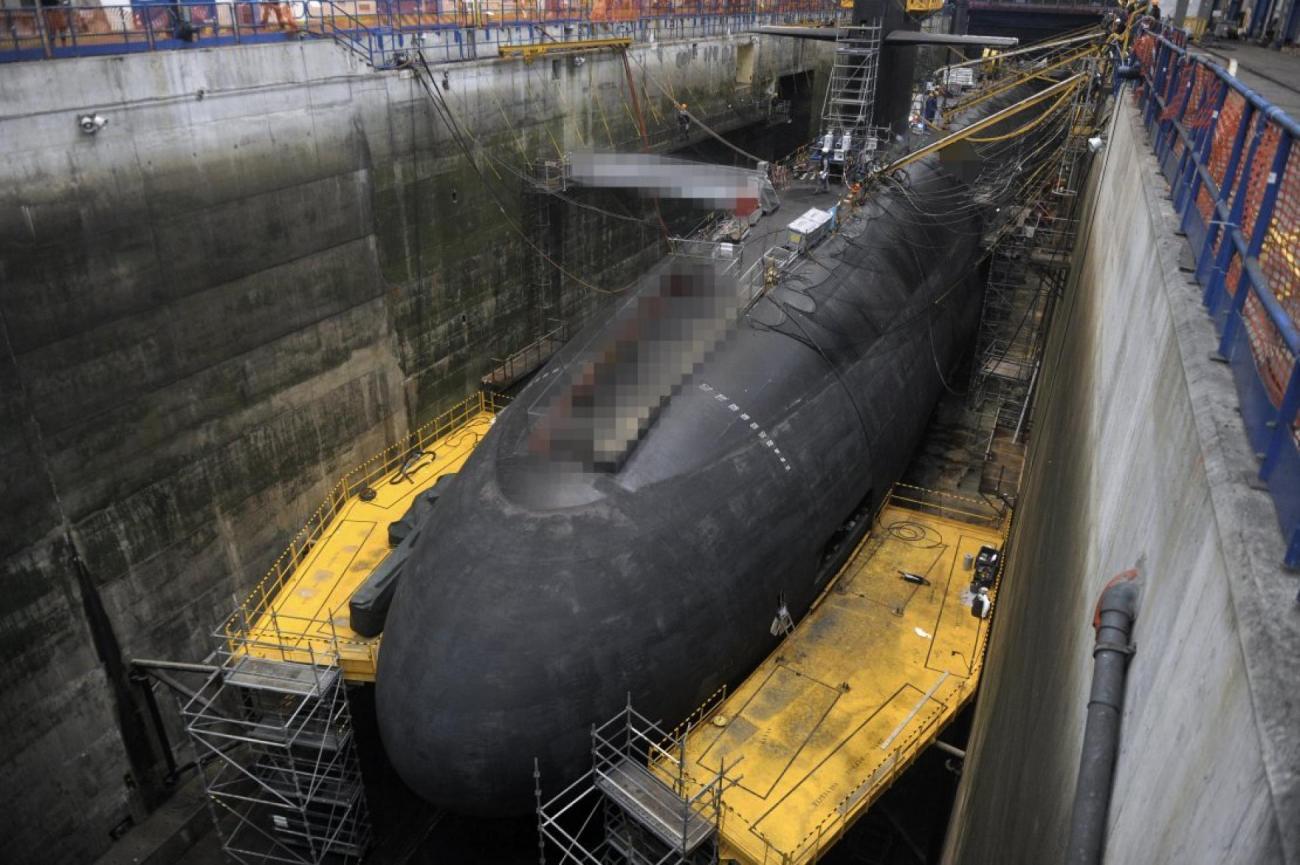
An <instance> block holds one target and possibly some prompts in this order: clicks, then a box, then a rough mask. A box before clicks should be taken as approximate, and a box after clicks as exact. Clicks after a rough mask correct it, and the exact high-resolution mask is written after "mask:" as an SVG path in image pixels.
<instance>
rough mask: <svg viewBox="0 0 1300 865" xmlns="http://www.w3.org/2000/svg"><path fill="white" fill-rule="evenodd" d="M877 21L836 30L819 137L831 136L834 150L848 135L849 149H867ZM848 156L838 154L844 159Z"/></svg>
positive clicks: (876, 57) (877, 57) (875, 68)
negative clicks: (833, 139) (832, 59)
mask: <svg viewBox="0 0 1300 865" xmlns="http://www.w3.org/2000/svg"><path fill="white" fill-rule="evenodd" d="M881 30H882V25H881V21H880V19H878V18H877V19H875V20H873V21H869V22H863V23H860V24H853V25H850V26H846V27H842V28H840V31H839V35H838V36H837V38H836V40H835V62H834V65H833V66H832V67H831V80H830V84H829V85H828V86H827V88H826V100H825V102H824V103H823V105H822V126H821V131H822V135H823V136H825V135H828V134H829V135H833V136H835V148H836V149H840V148H841V142H842V140H843V137H844V136H845V135H846V134H847V135H849V136H850V146H849V149H850V150H855V151H856V150H858V149H860V148H861V147H863V146H869V145H868V143H867V139H868V138H872V140H873V142H874V136H873V135H872V127H871V119H872V112H873V110H874V107H875V100H876V81H877V78H878V77H879V71H880V40H881ZM848 156H849V153H844V154H842V155H841V157H840V158H841V159H847V158H848Z"/></svg>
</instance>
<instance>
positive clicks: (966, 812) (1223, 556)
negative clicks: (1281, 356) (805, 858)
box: [945, 99, 1300, 865]
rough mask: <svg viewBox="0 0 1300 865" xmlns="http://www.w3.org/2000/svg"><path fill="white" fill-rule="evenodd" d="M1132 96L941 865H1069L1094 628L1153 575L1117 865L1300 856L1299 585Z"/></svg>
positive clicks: (1118, 134)
mask: <svg viewBox="0 0 1300 865" xmlns="http://www.w3.org/2000/svg"><path fill="white" fill-rule="evenodd" d="M1167 189H1168V187H1167V186H1166V185H1165V184H1164V181H1163V179H1161V178H1159V177H1158V176H1157V174H1156V173H1155V163H1154V159H1153V158H1152V157H1151V156H1150V151H1149V146H1148V145H1147V144H1146V143H1145V141H1144V133H1143V132H1142V130H1141V127H1140V126H1139V125H1138V123H1137V120H1136V114H1135V112H1134V110H1133V109H1132V108H1131V106H1130V105H1129V102H1128V100H1127V99H1125V100H1123V103H1122V104H1121V105H1120V106H1119V107H1118V109H1117V116H1116V119H1115V122H1114V123H1113V126H1112V129H1111V132H1110V140H1109V143H1108V145H1107V151H1106V153H1105V154H1104V156H1103V157H1102V158H1099V159H1098V160H1096V161H1095V163H1094V171H1093V177H1092V184H1091V187H1090V190H1089V193H1088V194H1089V196H1090V197H1091V205H1090V207H1089V210H1088V213H1087V216H1086V217H1085V220H1084V224H1083V225H1082V227H1081V229H1080V241H1079V246H1078V249H1077V250H1076V251H1075V254H1074V273H1073V279H1072V281H1071V283H1070V285H1069V288H1068V290H1067V293H1066V296H1065V298H1064V300H1063V302H1062V305H1061V307H1060V310H1059V311H1058V313H1057V315H1056V320H1055V322H1054V323H1053V331H1052V334H1051V337H1050V344H1049V346H1048V349H1047V354H1046V358H1045V362H1044V374H1043V387H1042V391H1041V393H1040V395H1039V397H1038V401H1037V404H1036V406H1035V408H1034V412H1033V440H1032V443H1031V446H1030V451H1029V459H1028V463H1027V466H1026V473H1027V474H1026V483H1025V485H1024V487H1023V489H1024V495H1023V497H1022V500H1021V506H1020V508H1019V510H1018V513H1017V516H1016V522H1015V526H1014V529H1013V536H1012V540H1011V544H1012V546H1011V549H1010V556H1009V560H1008V566H1007V571H1006V574H1005V577H1004V581H1003V586H1002V590H1001V593H1000V595H999V597H998V602H997V608H996V611H995V625H994V629H993V636H992V639H991V642H990V645H989V656H988V663H987V664H986V666H985V671H986V672H985V678H984V682H983V683H982V685H981V691H980V695H979V700H978V705H977V708H976V711H975V716H974V724H973V733H972V740H971V744H970V748H969V751H968V757H967V760H966V767H965V773H964V775H963V778H962V784H961V788H960V791H959V793H958V799H957V805H956V808H955V811H954V815H953V818H952V822H951V824H950V830H949V837H948V840H947V848H946V851H945V861H946V862H951V863H970V865H975V863H988V862H999V863H1025V865H1051V863H1056V862H1061V861H1062V860H1063V857H1064V853H1065V846H1066V841H1067V838H1068V835H1069V818H1070V811H1071V807H1072V803H1073V797H1074V786H1075V781H1076V776H1077V771H1078V761H1079V751H1080V746H1081V743H1082V737H1083V727H1084V719H1085V713H1086V710H1087V702H1088V692H1089V687H1090V683H1091V676H1092V646H1093V639H1094V636H1093V631H1092V619H1093V610H1094V606H1095V604H1096V602H1097V598H1098V596H1099V594H1100V592H1101V590H1102V587H1103V586H1104V585H1105V583H1106V582H1107V581H1108V580H1109V579H1111V577H1113V576H1114V575H1116V574H1117V573H1119V572H1120V571H1123V570H1125V569H1127V568H1136V569H1137V570H1138V572H1139V574H1140V579H1141V599H1140V610H1139V613H1138V619H1137V624H1136V629H1135V632H1134V639H1135V642H1136V654H1135V655H1134V656H1133V659H1132V663H1131V667H1130V672H1129V680H1128V691H1127V695H1126V699H1125V704H1124V713H1123V721H1122V731H1121V742H1120V750H1119V758H1118V764H1117V767H1116V772H1115V781H1114V798H1113V800H1112V804H1111V808H1110V814H1109V824H1108V836H1107V839H1106V848H1105V850H1106V852H1105V861H1107V862H1114V863H1129V862H1134V863H1136V862H1141V863H1145V865H1154V863H1184V865H1185V863H1228V862H1241V863H1246V862H1250V863H1272V862H1283V861H1285V862H1294V861H1297V860H1296V857H1297V855H1300V835H1298V833H1300V827H1297V824H1296V821H1295V815H1296V814H1297V813H1300V799H1298V798H1297V793H1298V791H1300V785H1298V784H1297V774H1296V773H1297V766H1300V759H1297V758H1298V757H1300V754H1297V749H1298V748H1300V745H1298V744H1297V742H1296V741H1295V740H1296V736H1295V719H1296V718H1297V717H1298V716H1297V713H1296V703H1295V700H1296V694H1297V687H1296V685H1297V681H1296V680H1297V671H1296V665H1295V659H1296V658H1297V657H1298V656H1297V648H1298V646H1297V639H1296V636H1297V634H1300V610H1298V609H1297V605H1296V603H1295V600H1294V598H1295V593H1296V583H1295V579H1294V576H1293V575H1288V574H1285V573H1284V572H1283V571H1282V569H1281V567H1280V562H1281V560H1282V555H1283V544H1282V539H1281V534H1280V532H1279V531H1278V524H1277V519H1276V516H1275V514H1274V512H1273V508H1272V504H1271V501H1270V500H1269V498H1268V496H1267V495H1266V494H1264V493H1261V492H1259V491H1257V490H1254V489H1252V488H1251V486H1250V484H1249V478H1250V477H1251V475H1252V474H1253V473H1254V472H1255V471H1256V470H1257V468H1258V466H1257V464H1256V463H1255V461H1254V457H1253V456H1252V454H1251V453H1250V449H1249V447H1248V445H1247V441H1246V438H1245V433H1244V431H1243V429H1242V426H1241V422H1240V418H1239V416H1238V415H1237V414H1236V411H1235V408H1236V395H1235V390H1234V388H1233V384H1232V381H1231V378H1230V372H1229V369H1228V368H1227V367H1226V366H1225V365H1222V364H1219V363H1215V362H1214V361H1212V360H1211V359H1210V354H1211V352H1212V351H1213V349H1214V347H1215V340H1214V338H1213V333H1212V329H1211V325H1210V323H1209V321H1208V319H1207V317H1206V316H1205V313H1204V310H1203V307H1202V306H1201V303H1200V289H1199V287H1197V286H1196V285H1195V284H1193V283H1191V282H1190V280H1189V278H1188V277H1187V275H1186V274H1184V273H1181V272H1180V271H1179V268H1178V262H1179V254H1180V252H1181V250H1182V249H1183V248H1184V246H1185V244H1184V242H1183V241H1182V239H1181V238H1178V237H1176V236H1175V235H1174V234H1173V231H1172V218H1173V216H1172V209H1171V207H1170V205H1169V202H1168V200H1167V199H1166V198H1165V196H1166V195H1167Z"/></svg>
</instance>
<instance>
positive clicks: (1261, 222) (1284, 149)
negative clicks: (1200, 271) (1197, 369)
mask: <svg viewBox="0 0 1300 865" xmlns="http://www.w3.org/2000/svg"><path fill="white" fill-rule="evenodd" d="M1258 126H1259V128H1258V130H1257V139H1256V143H1258V140H1259V139H1262V138H1263V137H1264V130H1266V129H1267V128H1268V122H1267V115H1265V122H1264V123H1261V124H1259V125H1258ZM1290 152H1291V139H1290V138H1289V137H1287V136H1286V135H1281V136H1280V137H1279V140H1278V143H1277V152H1276V153H1274V154H1273V164H1272V166H1271V167H1270V169H1269V175H1268V177H1267V179H1266V184H1265V187H1264V199H1263V201H1261V202H1260V204H1259V212H1258V213H1257V214H1255V225H1254V228H1253V229H1252V230H1251V232H1250V242H1249V245H1248V246H1247V247H1246V252H1245V254H1244V255H1243V256H1242V257H1241V270H1240V273H1239V275H1238V276H1237V290H1236V294H1234V295H1233V298H1232V311H1231V312H1230V313H1228V320H1227V321H1225V322H1224V323H1223V339H1221V340H1220V341H1219V354H1221V355H1223V356H1224V357H1226V358H1231V357H1232V355H1231V354H1230V351H1231V349H1232V343H1233V340H1234V339H1235V338H1236V332H1237V322H1238V320H1239V319H1240V318H1241V315H1242V311H1243V310H1244V309H1245V307H1246V295H1247V294H1249V293H1250V291H1251V290H1252V285H1251V280H1250V279H1249V277H1248V276H1247V273H1246V262H1247V261H1248V260H1250V259H1252V258H1255V257H1257V256H1258V255H1259V251H1260V249H1261V248H1263V246H1264V237H1265V236H1266V235H1267V234H1268V226H1269V223H1270V222H1271V221H1272V219H1273V205H1275V204H1277V193H1278V189H1279V188H1280V187H1281V185H1282V172H1283V171H1285V170H1286V160H1287V156H1288V155H1289V154H1290ZM1248 169H1249V163H1247V165H1246V166H1245V167H1244V168H1243V169H1242V172H1241V175H1242V183H1241V187H1242V197H1243V198H1244V197H1245V195H1244V191H1245V188H1246V187H1248V186H1249V185H1250V171H1249V170H1248ZM1238 218H1240V217H1238ZM1225 239H1226V240H1231V239H1232V238H1231V237H1228V238H1225ZM1227 245H1228V244H1226V243H1225V244H1224V246H1227ZM1265 288H1267V286H1265Z"/></svg>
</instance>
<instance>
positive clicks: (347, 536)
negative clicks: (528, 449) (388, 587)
mask: <svg viewBox="0 0 1300 865" xmlns="http://www.w3.org/2000/svg"><path fill="white" fill-rule="evenodd" d="M492 417H493V415H492V413H491V412H489V411H480V412H478V413H477V414H474V415H473V416H471V417H470V418H469V419H468V421H467V422H466V423H465V424H464V425H463V426H460V427H458V428H457V429H455V430H453V431H452V432H451V433H449V434H447V435H446V436H443V437H442V438H439V439H435V440H434V441H433V442H432V443H431V444H430V445H429V446H428V447H426V448H425V454H426V455H425V456H424V457H422V458H421V459H420V460H419V462H417V463H416V464H415V465H413V466H411V467H410V468H409V469H408V471H407V478H409V480H408V479H406V478H403V477H401V476H400V474H397V473H393V474H391V475H388V476H386V477H384V478H383V479H382V480H380V481H379V482H378V483H376V484H375V485H374V487H373V489H374V490H375V498H374V499H373V500H371V501H368V502H366V501H362V500H361V499H360V498H359V497H353V498H351V499H349V500H348V501H347V502H346V503H345V504H344V505H343V507H342V508H341V509H340V511H339V513H338V515H337V516H336V517H335V518H334V519H333V520H332V521H331V523H330V525H329V526H328V527H327V529H326V531H325V533H324V534H323V535H322V536H321V538H320V540H319V541H317V542H316V545H315V546H314V547H313V548H312V550H311V551H310V552H309V553H308V554H307V556H306V557H305V558H304V559H303V560H302V562H301V563H299V565H298V567H297V568H296V569H295V570H294V572H293V573H292V574H291V575H290V576H289V577H288V578H287V579H286V580H285V582H284V584H283V586H282V587H281V588H280V591H279V592H278V593H277V594H276V596H275V598H274V599H273V600H272V601H271V603H270V604H269V605H268V607H267V609H265V610H264V611H263V612H262V613H261V615H260V616H259V617H258V619H257V620H256V622H255V623H253V625H252V627H251V628H249V630H248V631H247V632H246V633H244V634H242V635H241V640H242V643H241V647H240V651H243V652H246V653H247V654H249V655H253V656H256V657H264V658H277V659H281V660H288V661H298V662H305V663H310V662H311V660H312V656H313V653H315V654H317V655H320V654H321V653H328V652H329V651H330V647H331V644H332V642H333V640H334V638H335V636H337V639H338V646H339V653H340V656H341V657H340V665H341V666H342V668H343V674H344V676H345V677H346V678H347V679H349V680H352V681H361V682H373V681H374V680H375V664H376V662H377V660H378V650H379V642H380V639H381V637H363V636H361V635H360V634H358V633H356V632H355V631H353V630H352V628H351V626H350V623H349V616H348V600H349V599H350V598H351V597H352V593H353V592H355V591H356V590H357V588H358V587H359V586H360V585H361V584H362V583H363V582H365V580H366V578H367V577H369V576H370V574H371V573H372V572H373V571H374V569H375V568H376V567H378V566H379V564H380V563H381V562H382V561H383V560H384V558H385V557H386V556H387V555H388V553H389V552H390V550H391V548H390V547H389V546H388V524H389V523H392V522H396V521H397V520H399V519H401V517H402V515H403V514H405V513H406V511H407V508H409V507H410V506H411V502H412V501H413V500H414V498H415V496H416V494H417V493H419V492H421V491H423V490H426V489H428V488H429V487H430V486H432V485H433V483H434V482H435V481H436V480H437V479H438V478H440V477H442V476H443V475H444V474H448V473H451V472H458V471H460V469H461V466H463V465H464V464H465V460H466V459H468V458H469V455H470V453H472V452H473V450H474V447H475V446H476V445H477V444H478V442H479V440H480V439H481V438H482V437H483V435H484V434H485V433H486V432H487V430H488V427H489V426H490V425H491V423H492ZM429 453H432V454H433V456H432V457H430V456H428V454H429ZM381 636H382V635H381Z"/></svg>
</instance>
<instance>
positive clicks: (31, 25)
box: [0, 0, 306, 61]
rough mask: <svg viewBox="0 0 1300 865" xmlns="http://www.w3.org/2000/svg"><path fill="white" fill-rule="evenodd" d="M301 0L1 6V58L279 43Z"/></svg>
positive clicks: (293, 27)
mask: <svg viewBox="0 0 1300 865" xmlns="http://www.w3.org/2000/svg"><path fill="white" fill-rule="evenodd" d="M305 5H306V4H304V3H302V2H296V3H250V2H238V3H231V2H225V3H217V2H213V3H198V2H188V0H177V2H169V3H160V2H153V3H140V4H137V5H131V6H96V5H89V4H86V5H75V4H74V5H70V6H41V7H31V6H29V7H22V8H9V9H0V61H14V60H40V59H47V58H61V57H89V56H94V55H98V54H128V53H132V52H136V51H162V50H170V49H183V48H193V47H196V46H214V45H235V44H243V43H254V42H271V41H281V40H284V39H287V38H290V37H296V36H297V35H298V34H299V32H300V30H301V25H300V22H301V20H302V19H303V17H304V14H305V9H304V7H305Z"/></svg>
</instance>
